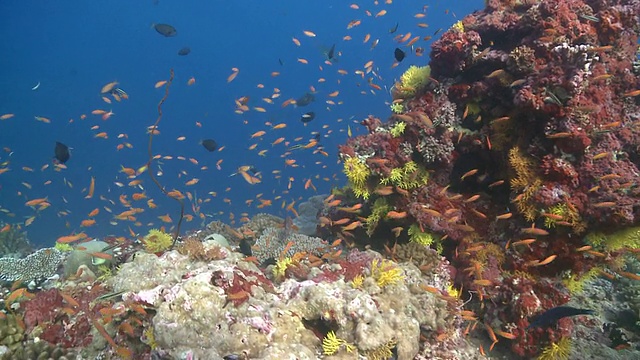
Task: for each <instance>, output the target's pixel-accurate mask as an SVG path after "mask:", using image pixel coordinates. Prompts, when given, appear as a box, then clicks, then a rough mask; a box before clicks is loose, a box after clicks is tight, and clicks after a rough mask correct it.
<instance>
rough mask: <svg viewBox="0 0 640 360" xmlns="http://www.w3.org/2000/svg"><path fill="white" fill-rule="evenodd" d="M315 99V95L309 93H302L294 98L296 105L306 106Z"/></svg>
mask: <svg viewBox="0 0 640 360" xmlns="http://www.w3.org/2000/svg"><path fill="white" fill-rule="evenodd" d="M314 101H316V97H315V96H313V94H311V93H306V94H304V95H303V96H302V97H301V98H299V99H297V100H296V105H297V106H307V105H309V104H311V103H312V102H314Z"/></svg>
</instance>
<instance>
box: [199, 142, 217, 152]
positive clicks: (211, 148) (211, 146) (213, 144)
mask: <svg viewBox="0 0 640 360" xmlns="http://www.w3.org/2000/svg"><path fill="white" fill-rule="evenodd" d="M200 144H202V146H204V148H205V149H207V151H209V152H214V151H216V149H217V148H218V143H217V142H216V141H215V140H213V139H206V140H202V141H201V142H200Z"/></svg>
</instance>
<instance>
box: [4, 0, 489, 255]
mask: <svg viewBox="0 0 640 360" xmlns="http://www.w3.org/2000/svg"><path fill="white" fill-rule="evenodd" d="M352 4H357V5H358V7H359V9H353V8H351V7H350V5H352ZM483 6H484V2H483V1H480V0H473V1H471V0H464V1H431V2H427V3H419V2H406V1H394V2H393V3H392V4H385V3H384V2H383V1H381V2H379V3H378V2H372V1H369V2H358V3H349V2H345V1H290V0H286V1H229V2H212V1H168V0H157V1H151V0H148V1H137V2H131V1H121V0H118V1H92V2H87V1H78V0H75V1H73V0H72V1H65V2H24V1H17V0H6V1H2V2H1V3H0V12H1V13H2V14H4V15H3V19H2V21H0V31H1V33H2V39H3V40H2V42H0V54H2V55H1V57H0V62H1V65H2V66H0V87H1V90H0V115H2V114H15V116H14V117H12V118H9V119H6V120H2V121H0V144H1V145H2V148H4V150H2V149H0V164H2V165H0V169H4V168H8V169H9V170H7V171H5V172H4V173H2V174H0V206H1V208H0V210H2V212H0V221H2V222H5V223H11V224H15V225H14V226H17V225H19V226H21V227H22V228H23V229H24V230H26V231H27V233H28V236H29V238H30V240H31V241H32V242H34V243H36V244H38V245H41V246H50V245H52V244H53V243H54V241H55V239H56V238H58V237H59V236H63V235H69V234H73V233H78V232H81V231H84V232H86V233H87V234H88V235H89V236H91V237H102V236H106V235H115V236H126V235H128V234H129V233H130V231H129V228H131V229H132V231H133V232H135V233H140V234H145V233H146V231H147V230H148V229H149V228H153V227H160V226H165V227H166V228H167V229H170V228H171V227H172V226H175V224H176V222H177V220H178V217H179V205H178V203H177V202H175V201H173V200H172V199H169V198H167V197H166V196H163V195H162V193H161V192H160V190H159V189H158V188H157V187H156V186H155V185H154V184H153V183H152V181H151V179H150V177H149V175H148V174H147V173H143V174H141V175H139V176H138V177H136V179H139V180H141V181H142V182H141V184H140V187H138V186H128V183H129V182H130V181H132V180H134V179H133V178H127V175H125V174H124V173H123V172H121V171H120V170H121V167H122V166H124V167H127V168H134V169H138V168H140V167H141V166H143V165H144V164H145V163H146V162H147V160H148V158H149V156H148V152H147V146H148V142H149V135H148V134H147V127H148V126H150V125H152V124H153V123H154V122H155V120H156V119H157V117H158V111H157V105H158V102H159V100H160V99H161V98H162V96H163V95H164V92H165V87H160V88H154V84H156V82H158V81H161V80H168V79H169V73H170V70H171V69H173V71H174V72H175V78H174V81H173V83H172V84H171V86H170V88H169V95H168V98H167V100H166V102H165V103H164V105H163V108H162V110H163V113H164V114H163V117H162V119H161V121H160V124H159V128H158V129H159V131H160V134H159V135H157V136H155V137H154V139H153V154H154V155H161V156H171V157H172V159H159V160H156V161H154V162H153V164H152V168H151V171H153V172H154V174H157V173H158V171H161V173H162V176H159V177H158V180H159V182H160V183H161V184H162V186H164V187H165V188H166V189H167V190H174V189H175V190H179V191H181V192H182V193H184V194H186V193H187V192H189V193H190V194H191V197H192V199H193V200H189V199H185V205H186V210H187V214H190V215H192V216H193V217H194V218H193V220H192V221H190V222H187V223H185V224H184V226H183V230H188V229H193V228H196V227H199V226H201V225H202V223H203V222H209V221H211V220H215V219H219V220H222V221H225V222H229V221H230V220H235V223H236V224H237V223H238V222H239V220H240V218H241V216H242V214H243V213H248V214H249V215H253V214H255V213H258V212H263V211H264V212H269V213H273V214H275V215H279V216H287V215H292V213H290V212H288V211H286V210H285V209H283V203H284V204H290V203H291V202H292V201H296V204H299V203H300V202H302V201H304V199H306V198H308V197H309V196H312V195H314V194H316V193H318V194H323V193H328V192H329V191H330V189H331V187H336V186H338V187H339V186H343V185H344V184H345V179H344V177H343V175H342V174H341V169H342V167H341V165H340V164H339V163H338V158H337V146H338V145H339V144H341V143H344V142H345V141H346V139H347V136H348V135H347V129H348V128H350V129H351V131H352V132H353V135H357V134H359V133H363V132H364V131H365V129H364V128H362V127H361V126H360V125H358V123H359V122H360V121H361V120H362V119H364V118H366V117H367V116H368V115H369V114H371V115H374V116H377V117H380V118H381V119H386V118H387V117H388V116H389V114H390V110H389V106H388V102H389V101H390V98H391V97H390V95H389V92H388V89H389V88H390V87H391V86H392V85H393V83H394V80H395V79H397V78H398V77H399V76H400V75H401V74H402V72H403V71H404V70H405V69H406V68H407V67H408V66H409V65H412V64H415V65H426V64H427V62H428V59H429V58H428V53H429V47H430V44H431V42H432V41H433V40H435V39H437V37H438V34H437V33H438V30H439V29H443V30H444V29H447V28H449V27H450V26H451V25H452V24H453V23H455V22H456V21H458V20H460V19H461V18H462V17H464V15H465V14H467V13H469V12H471V11H474V10H477V9H480V8H482V7H483ZM353 7H355V6H353ZM381 10H386V11H387V13H386V14H384V15H379V16H377V17H376V14H379V12H380V11H381ZM367 11H368V12H369V14H368V13H367ZM415 14H425V17H424V18H416V17H415ZM354 20H360V21H361V24H360V25H359V26H356V27H353V28H351V29H347V24H349V23H350V22H352V21H354ZM159 23H166V24H170V25H172V26H174V27H175V28H176V29H177V35H176V36H174V37H164V36H162V35H160V34H159V33H158V32H156V30H154V27H153V26H154V24H159ZM418 23H427V24H428V27H426V28H421V27H418V25H417V24H418ZM396 24H398V27H397V31H396V32H395V33H393V34H391V33H390V29H392V28H393V27H394V26H395V25H396ZM305 30H308V31H312V32H313V33H315V34H316V36H315V37H310V36H307V35H305V34H304V33H303V31H305ZM409 32H410V33H411V34H412V35H411V37H414V36H420V40H419V41H418V42H417V43H415V44H414V48H415V47H422V48H424V49H425V55H424V56H422V57H418V56H416V55H415V54H413V53H412V51H411V50H412V48H411V47H406V46H405V45H404V44H399V43H398V42H396V41H394V37H396V36H397V35H404V34H407V33H409ZM367 34H369V36H370V39H369V40H368V41H367V42H366V43H364V42H363V39H364V38H365V36H366V35H367ZM345 36H351V38H352V39H351V40H349V41H347V40H345V39H344V37H345ZM427 36H432V37H433V39H431V40H427V41H425V40H424V38H425V37H427ZM294 37H295V38H297V39H298V40H299V41H300V42H301V46H296V44H294V42H293V41H292V38H294ZM376 39H378V40H379V43H378V45H377V46H376V47H375V48H373V49H372V44H373V42H374V41H375V40H376ZM333 44H335V51H336V52H337V53H338V56H337V60H336V61H335V62H334V63H333V64H332V65H329V64H326V63H325V60H326V52H327V51H328V50H329V49H330V48H331V46H332V45H333ZM183 47H189V48H190V49H191V53H190V54H189V55H187V56H179V55H178V54H177V52H178V51H179V50H180V49H181V48H183ZM396 47H399V48H401V49H403V50H405V51H406V52H407V57H406V58H405V59H404V60H403V61H402V63H401V64H400V65H399V66H397V67H395V68H392V65H393V62H394V58H393V52H394V49H395V48H396ZM298 59H305V60H307V62H308V64H303V63H302V62H300V61H299V60H298ZM369 61H373V67H372V68H373V72H371V73H369V74H365V75H364V76H361V75H359V74H356V73H355V71H357V70H360V71H364V70H365V68H364V66H365V63H367V62H369ZM232 68H238V69H239V73H238V75H237V77H236V78H235V80H233V81H232V82H230V83H227V78H228V76H229V75H231V73H232V70H231V69H232ZM338 70H344V71H346V74H341V73H339V72H338ZM272 72H279V73H280V75H279V76H275V77H274V76H272ZM192 77H193V78H194V79H195V83H194V84H193V85H191V86H189V85H187V81H188V80H189V79H190V78H192ZM320 79H324V81H322V80H320ZM319 80H320V81H319ZM112 81H117V82H118V83H119V84H118V85H117V86H118V87H119V88H121V89H122V90H124V91H125V92H126V93H127V94H128V95H129V99H128V100H122V101H120V102H118V101H115V99H113V98H111V97H109V99H110V100H111V104H108V103H106V102H105V101H104V100H103V99H102V95H101V94H100V89H101V88H102V86H104V85H105V84H107V83H109V82H112ZM369 81H371V82H373V83H375V84H377V85H379V86H380V87H381V90H376V89H374V88H372V87H370V86H369ZM37 84H40V85H39V87H38V88H37V89H36V90H32V88H34V87H35V86H36V85H37ZM259 84H262V86H260V87H259ZM311 86H313V87H314V88H315V91H316V92H315V95H314V96H315V102H313V103H312V104H310V105H308V106H306V107H299V108H295V107H294V106H287V107H284V108H283V107H282V106H281V104H282V103H283V102H284V101H285V100H286V99H297V98H299V97H301V96H303V95H304V94H305V93H307V92H309V91H311V90H310V87H311ZM336 91H338V92H339V93H338V94H337V95H335V96H330V94H332V93H335V92H336ZM274 94H279V97H277V98H274ZM332 95H333V94H332ZM244 96H246V97H248V98H249V101H248V103H247V105H248V106H249V108H250V111H248V112H244V113H243V114H236V113H235V112H234V111H235V110H236V104H235V102H234V101H235V100H237V99H240V98H242V97H244ZM263 98H272V99H273V104H269V103H267V102H265V101H264V100H263ZM327 101H332V102H334V104H331V103H327ZM256 107H263V108H264V109H265V110H266V112H260V111H257V110H256V109H255V108H256ZM96 109H99V110H105V111H112V112H113V113H114V115H112V116H111V117H110V118H109V119H108V120H106V121H103V120H102V119H101V116H97V115H92V114H91V112H92V111H93V110H96ZM309 111H313V112H314V113H315V115H316V117H315V119H314V120H313V121H311V122H309V123H308V124H307V125H306V126H305V124H303V122H302V121H301V120H300V117H301V115H302V114H304V113H306V112H309ZM83 114H84V115H85V116H86V118H84V119H82V118H83V117H84V116H82V115H83ZM35 117H44V118H47V119H50V123H46V122H43V121H37V120H36V119H35ZM266 122H270V123H271V124H272V125H276V124H280V123H285V124H286V128H283V129H275V130H274V129H272V128H271V126H269V125H266V124H265V123H266ZM196 123H200V124H201V127H200V126H198V125H197V124H196ZM260 130H264V131H265V132H266V134H265V135H263V136H261V137H256V138H251V135H252V134H254V133H255V132H257V131H260ZM101 132H106V133H107V136H108V137H107V138H106V139H105V138H102V137H95V135H96V134H98V133H101ZM316 132H317V133H319V134H320V135H319V139H320V143H319V145H320V146H322V147H323V148H324V151H326V153H327V156H324V155H323V154H321V153H319V152H316V153H315V154H314V153H313V151H314V150H316V149H317V147H313V148H310V149H302V150H292V151H288V150H287V149H288V148H289V147H291V146H293V145H296V144H307V143H308V142H309V140H310V139H312V138H313V137H314V136H315V133H316ZM119 135H120V138H119ZM181 136H184V137H185V138H186V139H185V140H183V141H179V140H177V138H178V137H181ZM280 137H284V138H285V141H284V142H282V143H280V144H276V145H273V146H272V145H271V143H272V142H273V141H275V140H276V139H278V138H280ZM298 137H300V138H301V139H299V140H295V139H296V138H298ZM207 138H211V139H215V141H216V142H217V143H218V145H219V147H224V149H222V150H221V151H215V152H212V153H210V152H207V151H206V150H205V149H204V148H203V147H202V146H201V145H200V144H199V142H200V141H201V140H203V139H207ZM56 141H60V142H62V143H64V144H66V145H68V146H69V147H71V148H72V150H71V159H70V160H69V161H68V162H67V164H66V165H67V168H66V169H62V170H60V171H56V170H55V168H54V166H53V163H52V158H53V155H54V146H55V142H56ZM125 142H126V143H129V144H131V145H132V148H128V147H126V146H125V147H124V148H123V149H121V150H117V146H118V145H119V144H124V143H125ZM253 144H257V145H256V147H255V149H252V150H250V149H249V148H250V147H251V146H252V145H253ZM287 144H288V145H287ZM261 150H267V151H266V153H263V155H259V152H260V151H261ZM179 156H182V157H184V158H185V160H179V159H178V157H179ZM189 159H195V160H197V164H195V163H194V162H192V161H190V160H189ZM285 159H292V160H295V164H293V165H292V166H286V165H285ZM220 160H222V163H220V164H219V165H220V168H221V169H220V170H218V169H217V168H216V163H218V162H219V161H220ZM46 165H49V166H48V167H47V168H44V167H45V166H46ZM244 165H250V166H253V167H254V168H255V170H256V171H258V172H259V173H260V175H261V179H262V182H261V183H259V184H254V185H251V184H249V183H247V182H246V181H244V180H243V178H242V177H241V176H230V175H231V174H233V173H234V172H236V169H237V168H238V167H240V166H244ZM202 167H206V168H205V169H204V170H203V169H202ZM43 168H44V169H43ZM274 171H275V173H274ZM92 177H93V178H94V179H95V192H94V195H93V197H91V198H85V197H86V196H87V193H88V188H89V184H90V182H91V178H92ZM194 178H196V179H199V181H198V182H197V184H195V185H186V183H187V182H188V181H189V180H192V179H194ZM309 179H311V182H312V183H313V185H314V186H315V188H316V189H317V191H314V189H313V188H312V187H309V188H307V189H305V183H306V182H307V180H309ZM49 182H50V183H49ZM116 183H122V184H123V186H122V187H121V186H119V185H117V184H116ZM134 193H144V194H146V196H147V198H148V199H153V202H154V203H155V204H157V207H156V208H153V209H151V208H149V207H148V205H147V200H148V199H143V200H139V201H134V200H132V194H134ZM124 195H126V196H127V197H126V200H127V201H129V202H130V207H133V208H141V209H144V212H141V213H138V214H136V218H135V220H133V221H128V220H117V219H114V215H116V214H119V213H121V212H123V211H126V210H129V209H130V207H127V206H125V205H123V204H122V203H121V201H120V199H121V198H122V196H124ZM38 198H46V199H47V200H46V201H47V202H48V203H50V204H51V205H50V206H49V207H48V208H46V209H43V210H36V209H34V208H32V207H29V206H26V205H25V202H27V201H29V200H33V199H38ZM258 198H260V199H263V200H270V201H271V204H272V205H271V206H267V207H264V208H258V207H257V205H260V204H261V202H260V201H259V200H258ZM200 202H201V203H200ZM192 204H193V205H194V206H192ZM198 206H199V208H198ZM94 209H99V214H98V215H96V216H95V217H94V219H95V221H96V223H95V224H94V225H92V226H90V227H81V226H80V224H81V222H82V221H83V220H85V219H88V213H90V212H91V211H92V210H94ZM194 209H195V210H196V211H195V212H194ZM200 213H202V214H204V215H203V216H204V220H203V219H201V218H200V217H199V216H200ZM162 215H169V216H170V217H171V218H172V222H170V223H169V222H162V221H161V220H160V219H159V218H158V217H159V216H162ZM32 217H35V218H32ZM25 222H27V223H30V224H29V225H28V226H27V225H26V223H25Z"/></svg>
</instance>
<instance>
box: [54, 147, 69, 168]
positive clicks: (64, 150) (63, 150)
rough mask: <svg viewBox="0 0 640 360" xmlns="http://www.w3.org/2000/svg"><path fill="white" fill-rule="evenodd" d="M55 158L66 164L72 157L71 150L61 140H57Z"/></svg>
mask: <svg viewBox="0 0 640 360" xmlns="http://www.w3.org/2000/svg"><path fill="white" fill-rule="evenodd" d="M54 151H55V159H56V160H57V161H58V163H59V164H64V163H66V162H67V161H69V158H70V157H71V153H70V152H69V147H68V146H67V145H65V144H63V143H61V142H58V141H56V148H55V150H54Z"/></svg>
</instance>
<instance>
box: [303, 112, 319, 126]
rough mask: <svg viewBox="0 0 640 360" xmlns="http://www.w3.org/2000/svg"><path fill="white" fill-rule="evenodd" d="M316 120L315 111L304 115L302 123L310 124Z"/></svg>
mask: <svg viewBox="0 0 640 360" xmlns="http://www.w3.org/2000/svg"><path fill="white" fill-rule="evenodd" d="M315 118H316V113H314V112H313V111H309V112H308V113H304V114H302V117H301V118H300V121H302V122H303V123H308V122H309V121H311V120H313V119H315Z"/></svg>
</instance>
